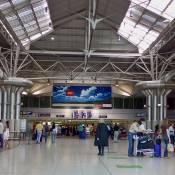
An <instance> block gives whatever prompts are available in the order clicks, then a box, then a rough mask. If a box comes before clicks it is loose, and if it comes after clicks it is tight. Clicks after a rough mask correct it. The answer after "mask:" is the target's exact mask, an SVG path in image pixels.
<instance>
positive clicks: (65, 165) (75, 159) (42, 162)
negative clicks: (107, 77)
mask: <svg viewBox="0 0 175 175" xmlns="http://www.w3.org/2000/svg"><path fill="white" fill-rule="evenodd" d="M12 147H13V146H12ZM174 162H175V158H174V154H171V155H170V158H169V159H164V158H150V157H144V158H138V157H133V158H128V157H127V141H120V142H119V143H113V142H112V141H110V144H109V149H108V148H105V155H104V156H103V157H99V156H98V155H97V148H96V147H94V146H93V139H87V140H79V139H78V138H58V139H57V142H56V144H51V143H50V141H49V142H48V143H47V144H45V143H42V144H37V145H36V144H35V143H34V142H32V141H31V142H30V144H27V143H25V142H22V143H21V144H20V145H16V146H15V147H14V148H11V149H10V150H3V151H2V150H1V151H0V175H40V174H41V175H148V174H150V175H165V174H166V175H172V174H174V172H175V166H174ZM117 165H118V167H117ZM120 166H140V167H141V168H138V167H133V168H126V167H125V168H121V167H120Z"/></svg>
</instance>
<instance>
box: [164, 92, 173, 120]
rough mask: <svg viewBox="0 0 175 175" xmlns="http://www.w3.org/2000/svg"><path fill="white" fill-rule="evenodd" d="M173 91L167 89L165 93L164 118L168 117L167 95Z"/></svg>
mask: <svg viewBox="0 0 175 175" xmlns="http://www.w3.org/2000/svg"><path fill="white" fill-rule="evenodd" d="M170 92H171V90H168V91H166V93H165V95H164V99H163V101H164V105H163V108H164V109H163V111H164V114H163V119H166V118H167V95H168V94H169V93H170Z"/></svg>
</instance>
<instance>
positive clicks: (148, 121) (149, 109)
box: [146, 94, 152, 129]
mask: <svg viewBox="0 0 175 175" xmlns="http://www.w3.org/2000/svg"><path fill="white" fill-rule="evenodd" d="M151 104H152V96H151V94H148V96H147V112H148V118H147V122H146V128H147V129H150V128H151V117H152V116H151V111H152V110H151V108H152V105H151Z"/></svg>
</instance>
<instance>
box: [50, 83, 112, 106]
mask: <svg viewBox="0 0 175 175" xmlns="http://www.w3.org/2000/svg"><path fill="white" fill-rule="evenodd" d="M111 94H112V93H111V87H110V86H66V85H58V84H54V85H53V96H52V105H53V106H69V107H92V108H111V107H112V103H111V98H112V97H111V96H112V95H111Z"/></svg>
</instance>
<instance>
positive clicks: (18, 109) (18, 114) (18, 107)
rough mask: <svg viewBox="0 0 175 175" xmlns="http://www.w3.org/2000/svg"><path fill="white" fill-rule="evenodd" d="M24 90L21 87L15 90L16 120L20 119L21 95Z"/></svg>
mask: <svg viewBox="0 0 175 175" xmlns="http://www.w3.org/2000/svg"><path fill="white" fill-rule="evenodd" d="M23 90H24V88H23V87H21V88H19V89H18V90H17V94H16V119H17V120H18V119H19V118H20V110H21V93H22V91H23Z"/></svg>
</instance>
